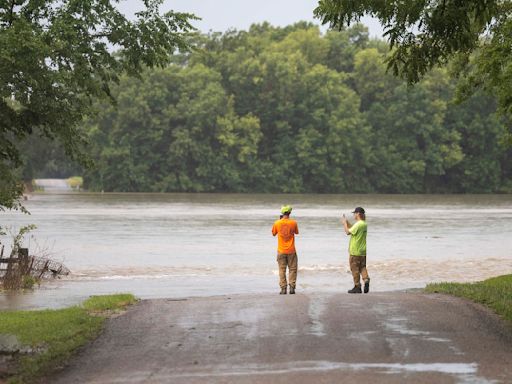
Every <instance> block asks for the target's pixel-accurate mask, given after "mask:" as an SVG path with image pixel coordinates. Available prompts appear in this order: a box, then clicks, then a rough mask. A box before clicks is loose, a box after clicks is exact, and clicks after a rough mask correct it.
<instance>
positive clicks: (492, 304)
mask: <svg viewBox="0 0 512 384" xmlns="http://www.w3.org/2000/svg"><path fill="white" fill-rule="evenodd" d="M425 290H426V291H427V292H430V293H447V294H450V295H454V296H458V297H464V298H466V299H470V300H472V301H474V302H477V303H481V304H484V305H486V306H488V307H489V308H491V309H492V310H494V311H495V312H496V313H497V314H499V315H500V316H502V317H503V318H504V319H506V320H508V321H509V322H510V323H511V324H512V275H504V276H498V277H493V278H492V279H487V280H484V281H479V282H477V283H465V284H463V283H437V284H428V285H427V287H426V288H425Z"/></svg>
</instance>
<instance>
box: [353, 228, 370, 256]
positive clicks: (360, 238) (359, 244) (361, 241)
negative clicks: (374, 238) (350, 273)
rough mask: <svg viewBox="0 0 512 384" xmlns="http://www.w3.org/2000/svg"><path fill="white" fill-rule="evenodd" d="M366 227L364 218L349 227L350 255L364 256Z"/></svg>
mask: <svg viewBox="0 0 512 384" xmlns="http://www.w3.org/2000/svg"><path fill="white" fill-rule="evenodd" d="M367 227H368V226H367V225H366V221H364V220H359V221H357V222H356V223H354V225H353V226H352V227H350V229H349V232H350V233H351V236H350V244H349V246H348V251H349V253H350V254H351V255H352V256H366V232H367Z"/></svg>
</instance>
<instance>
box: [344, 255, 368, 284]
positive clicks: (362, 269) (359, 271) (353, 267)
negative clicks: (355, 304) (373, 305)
mask: <svg viewBox="0 0 512 384" xmlns="http://www.w3.org/2000/svg"><path fill="white" fill-rule="evenodd" d="M349 263H350V271H351V272H352V277H353V278H354V285H361V278H360V276H362V277H363V281H367V280H370V276H368V271H367V269H366V256H352V255H350V258H349Z"/></svg>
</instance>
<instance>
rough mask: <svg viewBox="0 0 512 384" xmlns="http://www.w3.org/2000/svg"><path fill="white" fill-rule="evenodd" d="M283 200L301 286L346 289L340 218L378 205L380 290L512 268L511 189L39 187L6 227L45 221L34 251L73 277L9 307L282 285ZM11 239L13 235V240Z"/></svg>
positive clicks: (374, 252)
mask: <svg viewBox="0 0 512 384" xmlns="http://www.w3.org/2000/svg"><path fill="white" fill-rule="evenodd" d="M282 204H292V205H293V207H294V211H293V215H292V216H293V217H294V218H295V219H296V220H297V221H298V224H299V230H300V235H299V236H298V237H297V240H296V244H297V250H298V255H299V277H298V292H300V291H309V292H311V291H325V290H328V291H332V290H340V291H345V290H346V289H347V288H350V287H351V275H350V274H349V273H348V263H347V248H348V237H347V236H346V235H345V234H344V232H343V229H342V226H341V223H340V216H341V214H342V213H345V214H347V216H350V212H351V211H352V210H353V208H354V207H355V206H359V205H360V206H363V207H365V209H366V210H367V221H368V269H369V273H370V276H371V278H372V289H373V290H378V291H383V290H397V289H406V288H416V287H423V286H424V285H425V284H426V283H428V282H431V281H476V280H481V279H484V278H487V277H490V276H494V275H499V274H504V273H512V196H510V195H475V196H466V195H464V196H461V195H447V196H397V195H393V196H387V195H252V194H244V195H238V194H86V193H84V194H81V193H62V194H57V193H53V194H52V193H47V194H35V195H33V196H31V198H30V199H29V200H28V201H27V202H26V207H27V208H28V209H29V210H30V212H31V215H30V216H28V215H23V214H21V213H18V212H4V213H0V222H1V224H2V225H3V226H6V225H7V226H11V227H13V228H19V227H20V226H21V225H25V224H29V223H34V224H36V225H37V226H38V229H37V230H36V231H34V232H33V238H31V239H28V241H27V244H26V245H28V246H29V247H30V249H31V251H34V250H36V249H49V250H50V251H51V253H52V255H53V257H54V258H56V259H58V260H61V261H63V262H64V263H65V265H66V266H67V267H68V268H69V269H71V271H72V275H71V276H69V277H67V278H64V279H61V280H59V281H56V282H52V283H49V284H45V285H44V286H42V287H41V288H40V289H37V290H35V291H33V292H28V293H24V294H14V295H6V294H3V295H1V296H0V308H3V309H5V308H37V307H61V306H65V305H69V304H74V303H77V302H79V301H81V300H83V299H84V298H86V297H87V296H89V295H92V294H103V293H112V292H132V293H134V294H136V295H137V296H138V297H141V298H157V297H173V298H179V297H187V296H208V295H218V294H239V293H250V292H255V293H260V292H276V293H277V292H278V284H277V282H278V279H277V264H276V261H275V258H276V257H275V254H276V239H275V238H273V237H272V236H271V234H270V229H271V226H272V223H273V221H274V220H275V219H277V218H278V215H279V208H280V206H281V205H282ZM8 240H9V239H8V237H3V238H2V241H3V242H7V244H8V245H7V248H9V241H8Z"/></svg>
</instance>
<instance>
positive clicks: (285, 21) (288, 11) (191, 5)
mask: <svg viewBox="0 0 512 384" xmlns="http://www.w3.org/2000/svg"><path fill="white" fill-rule="evenodd" d="M317 3H318V0H165V1H164V4H163V6H162V10H163V11H168V10H171V9H172V10H175V11H180V12H190V13H194V14H195V15H196V16H199V17H201V19H202V20H199V21H196V22H194V26H195V27H197V28H198V29H199V30H201V31H202V32H210V31H220V32H224V31H226V30H228V29H230V28H235V29H239V30H240V29H248V28H249V26H250V25H251V24H253V23H259V22H263V21H268V22H270V23H271V24H272V25H276V26H286V25H289V24H293V23H295V22H297V21H301V20H306V21H312V22H315V23H317V24H319V21H318V20H315V19H314V18H313V9H315V7H316V5H317ZM142 6H143V5H142V0H121V1H120V8H121V9H122V10H123V12H125V13H126V14H133V13H134V12H136V11H137V10H140V9H141V8H142ZM362 22H363V23H364V24H366V25H367V26H368V27H369V29H370V35H371V36H372V37H381V36H382V27H381V26H380V24H379V22H378V21H376V20H372V19H370V18H365V19H364V20H362Z"/></svg>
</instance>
